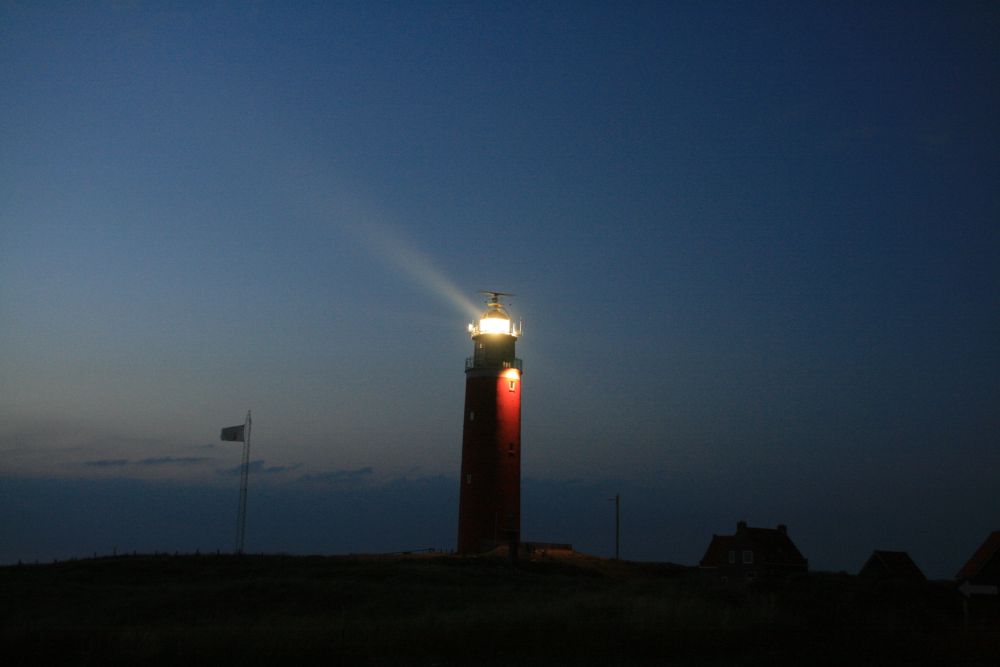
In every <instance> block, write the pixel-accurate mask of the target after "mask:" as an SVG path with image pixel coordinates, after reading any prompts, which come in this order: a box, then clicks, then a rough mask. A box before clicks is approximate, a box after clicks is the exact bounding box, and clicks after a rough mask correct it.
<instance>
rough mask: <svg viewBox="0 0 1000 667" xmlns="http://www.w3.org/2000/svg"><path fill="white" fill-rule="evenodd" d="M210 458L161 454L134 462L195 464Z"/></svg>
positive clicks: (144, 463) (138, 464)
mask: <svg viewBox="0 0 1000 667" xmlns="http://www.w3.org/2000/svg"><path fill="white" fill-rule="evenodd" d="M211 460H212V459H210V458H208V457H207V456H161V457H156V458H149V459H142V460H139V461H136V462H135V465H137V466H164V465H179V466H187V465H195V464H197V463H204V462H205V461H211Z"/></svg>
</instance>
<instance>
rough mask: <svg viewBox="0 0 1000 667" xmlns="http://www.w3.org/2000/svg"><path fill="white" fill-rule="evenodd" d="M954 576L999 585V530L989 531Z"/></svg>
mask: <svg viewBox="0 0 1000 667" xmlns="http://www.w3.org/2000/svg"><path fill="white" fill-rule="evenodd" d="M955 578H956V579H958V580H959V581H968V582H969V583H971V584H983V585H989V586H997V585H1000V530H998V531H994V532H993V533H990V536H989V537H987V538H986V541H985V542H983V543H982V545H981V546H980V547H979V548H978V549H976V553H974V554H972V558H970V559H969V562H967V563H966V564H965V565H963V566H962V569H961V570H959V571H958V574H956V575H955Z"/></svg>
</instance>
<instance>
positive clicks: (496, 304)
mask: <svg viewBox="0 0 1000 667" xmlns="http://www.w3.org/2000/svg"><path fill="white" fill-rule="evenodd" d="M483 294H487V295H489V300H488V301H487V302H486V306H487V308H486V312H484V313H483V314H482V316H481V317H480V318H479V322H477V323H473V324H470V325H469V333H470V334H472V341H473V354H472V356H471V357H469V358H468V359H466V360H465V426H464V428H463V430H462V480H461V484H462V489H461V493H460V494H459V502H458V551H459V553H463V554H469V553H480V552H483V551H489V550H490V549H493V548H494V547H496V546H498V545H501V544H508V545H516V544H517V542H518V540H519V539H520V532H521V360H520V359H518V358H517V357H515V356H514V343H515V342H516V341H517V338H518V336H520V335H521V328H520V326H515V325H514V324H513V323H512V322H511V319H510V316H509V315H508V314H507V312H506V311H505V310H504V308H503V305H502V304H501V303H500V297H501V296H512V295H510V294H505V293H504V292H483Z"/></svg>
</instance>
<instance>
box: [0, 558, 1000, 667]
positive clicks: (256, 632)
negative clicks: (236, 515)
mask: <svg viewBox="0 0 1000 667" xmlns="http://www.w3.org/2000/svg"><path fill="white" fill-rule="evenodd" d="M0 624H2V635H0V640H2V642H3V643H2V646H3V649H2V651H3V653H2V655H3V658H2V659H0V663H2V664H4V665H15V664H33V665H34V664H38V665H41V664H59V665H109V664H111V665H114V664H130V665H134V664H143V665H167V664H170V665H176V664H182V665H185V664H187V665H190V664H222V663H235V664H245V665H258V664H275V663H278V662H282V663H285V662H287V663H290V664H320V663H322V664H334V665H335V664H348V665H351V664H359V665H382V664H391V665H394V664H413V663H418V664H447V665H452V664H454V665H463V664H469V665H478V664H487V665H499V664H505V665H539V664H541V665H569V664H573V665H580V664H584V665H597V664H600V665H616V664H625V665H628V664H665V665H793V664H794V665H896V664H900V665H906V664H909V665H914V664H916V665H932V664H933V665H997V664H1000V624H998V621H997V619H996V616H993V617H988V614H980V615H978V616H974V617H973V621H972V622H971V623H970V624H968V626H966V624H965V623H963V615H962V604H961V598H960V597H959V596H958V595H957V594H956V593H955V592H954V591H953V590H951V589H950V588H949V587H948V586H946V585H940V584H927V585H924V586H900V585H892V584H889V583H881V584H876V583H871V582H864V581H859V580H857V579H856V578H854V577H849V576H846V575H831V574H810V575H808V576H800V577H797V578H793V579H789V580H786V581H783V582H776V583H772V584H768V585H758V586H755V587H752V588H742V587H721V586H717V585H715V584H713V583H711V582H709V581H707V580H705V579H703V578H701V577H699V576H696V575H695V573H693V572H691V571H688V570H686V569H684V568H678V567H671V566H660V565H651V564H638V563H616V562H614V561H606V560H602V559H593V558H587V557H582V556H572V557H569V558H566V559H562V560H558V561H556V560H553V561H542V562H522V563H520V564H519V566H518V568H516V569H515V568H512V567H511V565H510V564H509V563H508V562H506V561H504V560H501V559H495V558H488V557H482V558H458V557H454V556H445V555H438V556H435V555H428V556H400V557H301V556H300V557H291V556H243V557H233V556H125V557H117V558H97V559H92V560H77V561H68V562H61V563H53V564H46V565H31V566H28V565H25V566H8V567H3V568H0Z"/></svg>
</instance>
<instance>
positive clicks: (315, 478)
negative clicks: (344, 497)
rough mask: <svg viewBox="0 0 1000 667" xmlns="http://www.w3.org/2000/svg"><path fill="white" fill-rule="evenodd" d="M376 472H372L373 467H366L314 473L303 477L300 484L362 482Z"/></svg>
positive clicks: (300, 478)
mask: <svg viewBox="0 0 1000 667" xmlns="http://www.w3.org/2000/svg"><path fill="white" fill-rule="evenodd" d="M374 472H375V471H374V470H372V467H371V466H365V467H364V468H357V469H354V470H331V471H328V472H320V473H312V474H309V475H302V476H301V477H299V481H300V482H327V483H333V484H345V483H346V484H349V483H353V482H360V481H362V480H364V479H367V478H368V477H371V475H372V474H373V473H374Z"/></svg>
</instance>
